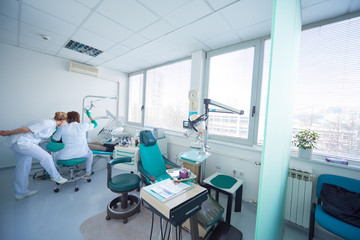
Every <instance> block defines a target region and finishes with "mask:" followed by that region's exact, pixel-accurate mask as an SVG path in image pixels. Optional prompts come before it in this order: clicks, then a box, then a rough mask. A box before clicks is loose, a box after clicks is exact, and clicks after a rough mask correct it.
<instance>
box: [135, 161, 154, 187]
mask: <svg viewBox="0 0 360 240" xmlns="http://www.w3.org/2000/svg"><path fill="white" fill-rule="evenodd" d="M138 170H139V172H140V174H141V175H142V176H144V177H146V178H147V179H149V180H150V181H151V182H155V181H156V178H155V177H154V176H152V175H151V174H150V173H148V172H147V171H146V170H145V169H144V167H143V165H142V163H141V161H138Z"/></svg>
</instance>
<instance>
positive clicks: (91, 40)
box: [71, 29, 115, 51]
mask: <svg viewBox="0 0 360 240" xmlns="http://www.w3.org/2000/svg"><path fill="white" fill-rule="evenodd" d="M71 39H72V40H75V41H77V42H80V43H83V44H86V45H89V46H90V47H93V48H97V49H99V50H101V51H105V50H107V49H109V48H110V47H112V46H114V45H115V42H114V41H110V40H108V39H105V38H103V37H100V36H99V35H96V34H94V33H91V32H89V31H87V30H85V29H79V30H78V31H76V33H75V34H74V35H73V36H72V37H71Z"/></svg>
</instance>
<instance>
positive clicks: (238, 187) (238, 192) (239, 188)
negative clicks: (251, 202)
mask: <svg viewBox="0 0 360 240" xmlns="http://www.w3.org/2000/svg"><path fill="white" fill-rule="evenodd" d="M219 175H225V176H227V175H226V174H222V173H219V172H216V173H214V174H213V175H211V176H210V177H208V178H206V179H205V180H204V185H205V187H206V188H207V189H208V191H209V194H211V189H214V190H215V191H216V196H215V199H216V201H217V202H219V192H221V193H224V194H226V195H227V197H228V201H227V207H226V222H227V223H229V224H230V219H231V209H232V200H233V194H234V193H235V212H241V202H242V192H243V182H244V181H243V180H241V179H239V178H235V177H231V178H233V179H235V180H236V182H235V183H234V185H233V186H232V187H231V188H221V187H219V186H216V185H214V184H213V183H212V182H211V180H213V179H214V178H216V177H217V176H219ZM227 177H230V176H227Z"/></svg>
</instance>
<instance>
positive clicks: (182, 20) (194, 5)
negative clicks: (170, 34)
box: [164, 1, 212, 28]
mask: <svg viewBox="0 0 360 240" xmlns="http://www.w3.org/2000/svg"><path fill="white" fill-rule="evenodd" d="M210 13H212V10H211V8H210V7H209V5H207V4H206V3H204V2H203V1H191V2H189V3H187V4H185V5H184V6H182V7H180V8H179V9H177V10H175V11H174V12H172V13H170V14H169V15H168V16H166V17H165V18H164V19H165V21H167V22H168V23H170V24H171V25H173V26H174V27H177V28H179V27H182V26H184V25H186V24H189V23H191V22H194V21H195V20H197V19H199V18H202V17H204V16H206V15H208V14H210Z"/></svg>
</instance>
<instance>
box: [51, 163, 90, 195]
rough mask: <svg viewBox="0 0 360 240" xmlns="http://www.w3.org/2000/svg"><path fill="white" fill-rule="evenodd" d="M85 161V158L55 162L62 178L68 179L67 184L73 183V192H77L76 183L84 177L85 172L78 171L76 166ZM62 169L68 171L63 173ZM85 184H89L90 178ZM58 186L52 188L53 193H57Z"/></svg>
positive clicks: (77, 186)
mask: <svg viewBox="0 0 360 240" xmlns="http://www.w3.org/2000/svg"><path fill="white" fill-rule="evenodd" d="M85 161H86V158H73V159H68V160H57V162H56V164H57V165H58V166H60V168H61V170H62V171H61V172H62V175H63V177H64V176H65V178H67V179H68V181H67V182H74V183H75V188H74V191H75V192H77V191H79V185H78V183H77V181H78V180H79V179H83V178H84V176H85V172H84V171H83V170H78V165H79V164H80V163H83V162H85ZM64 168H67V169H68V171H66V172H65V171H63V169H64ZM86 181H87V182H91V179H90V178H87V179H86ZM58 186H59V184H57V186H56V187H55V188H54V192H56V193H57V192H59V187H58Z"/></svg>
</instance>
